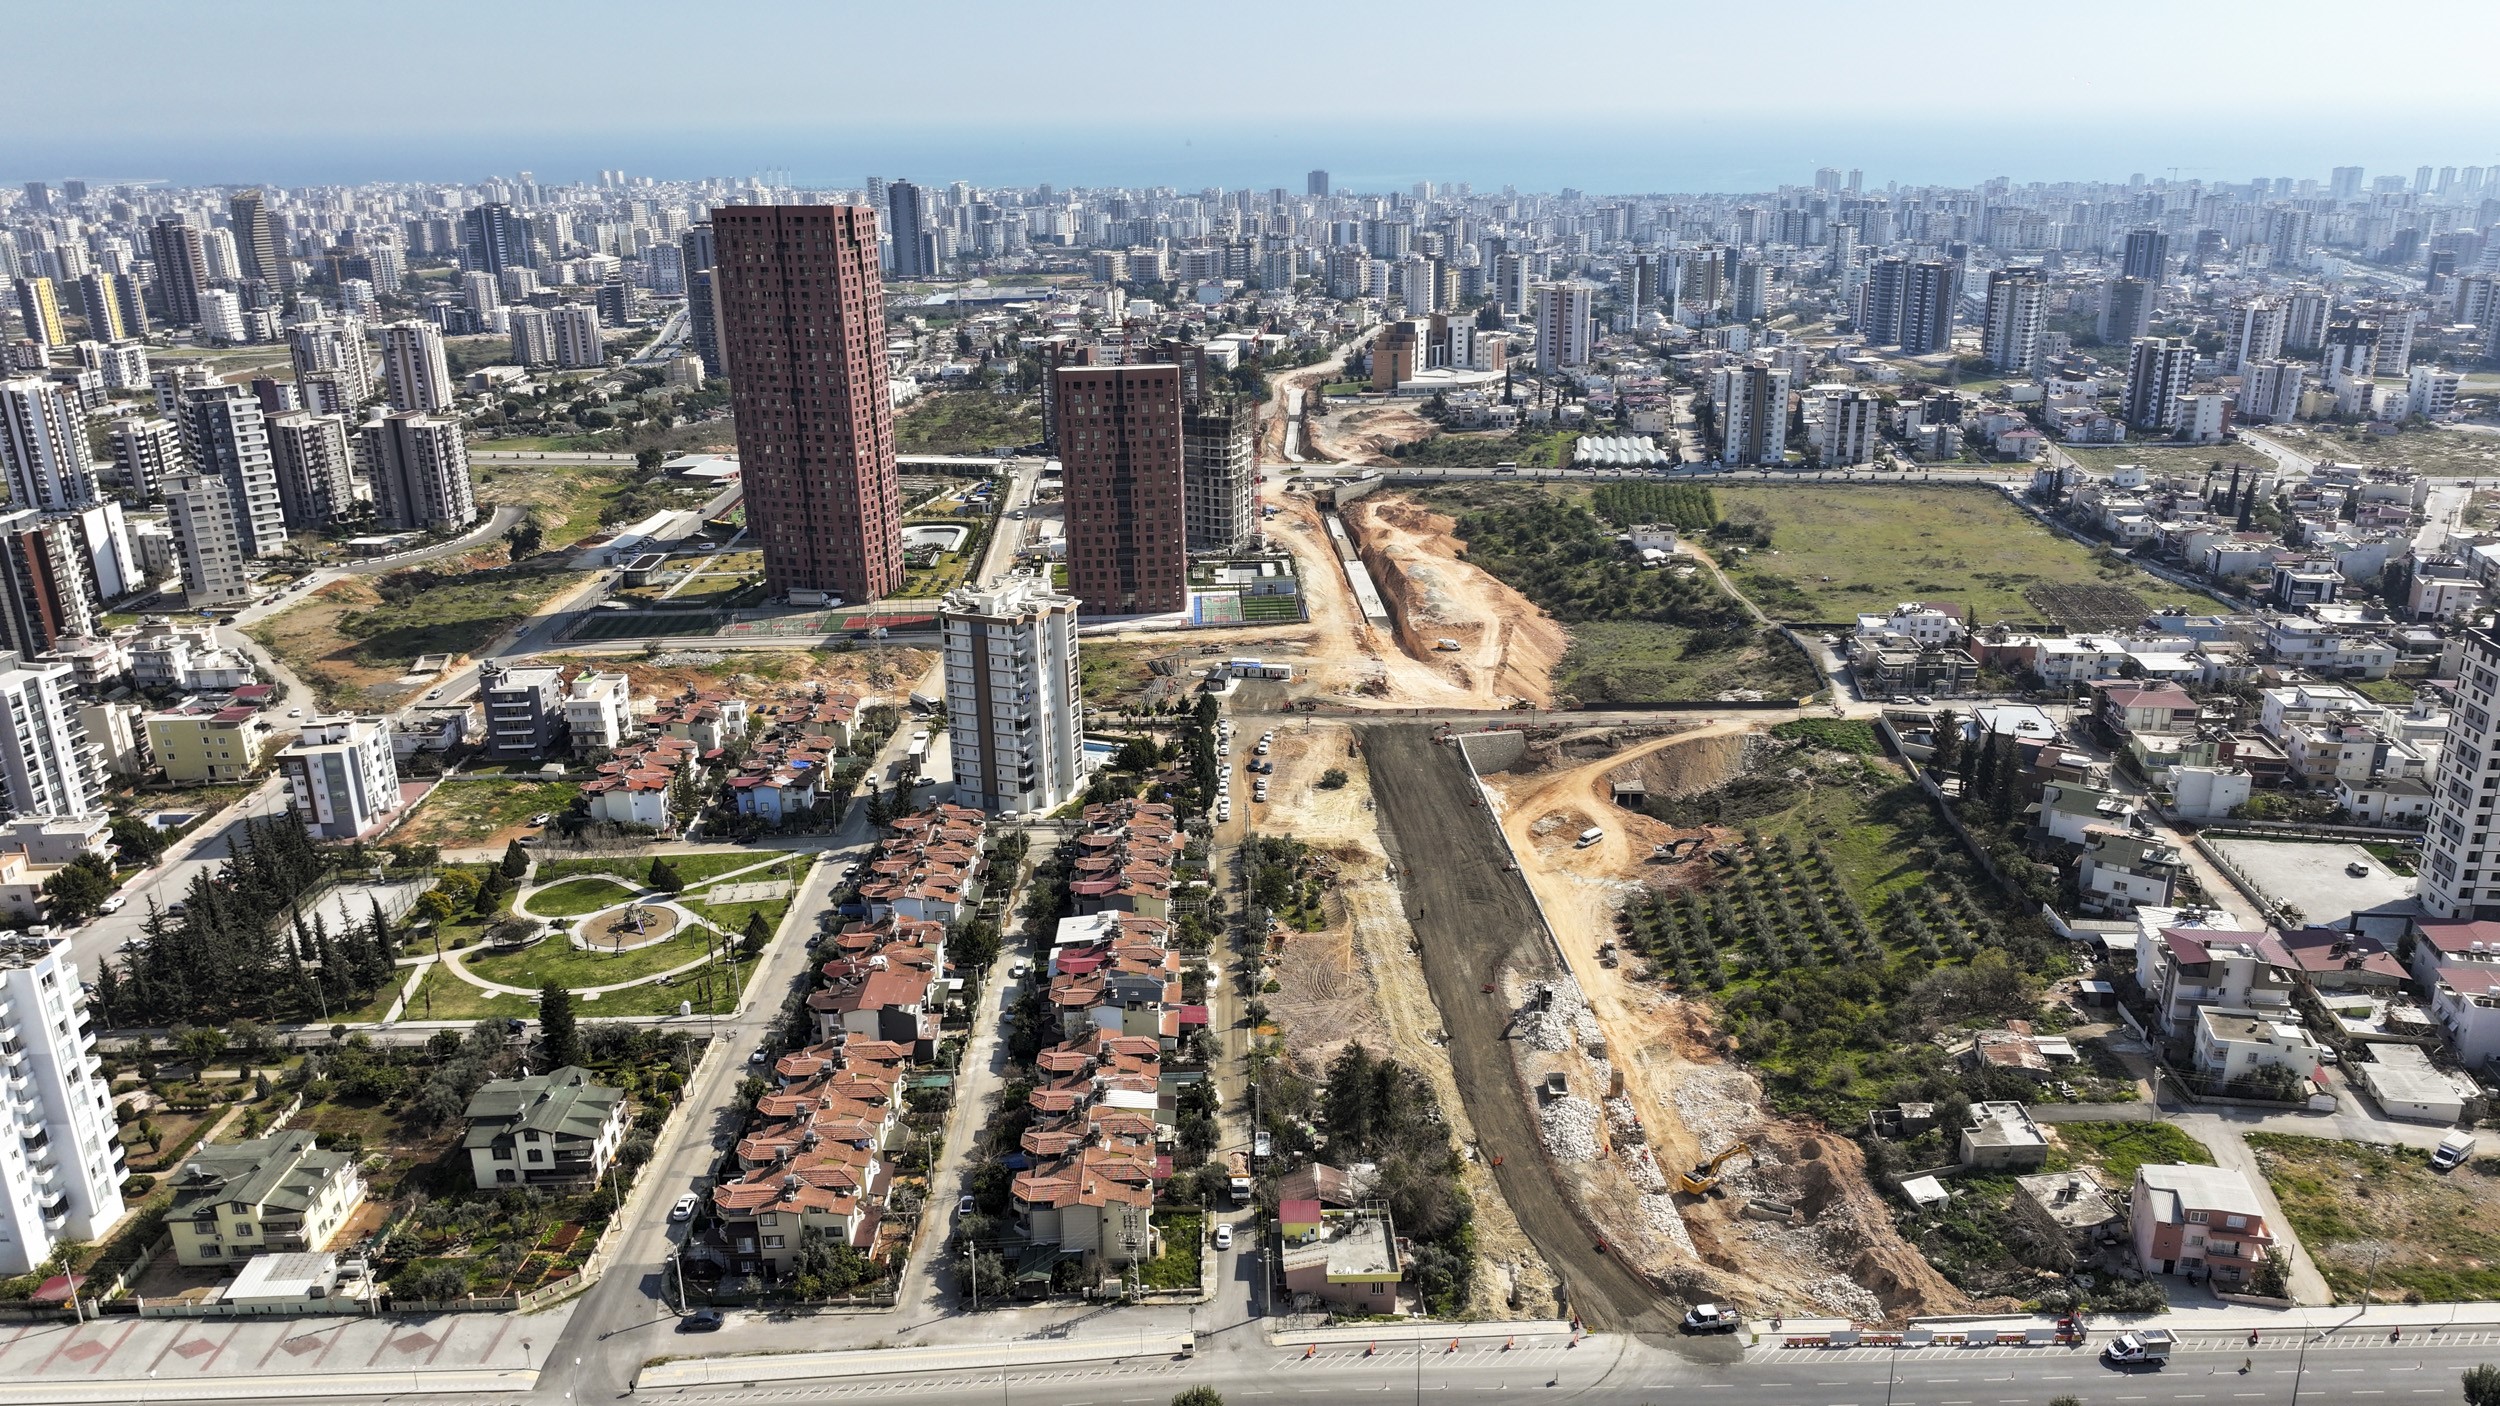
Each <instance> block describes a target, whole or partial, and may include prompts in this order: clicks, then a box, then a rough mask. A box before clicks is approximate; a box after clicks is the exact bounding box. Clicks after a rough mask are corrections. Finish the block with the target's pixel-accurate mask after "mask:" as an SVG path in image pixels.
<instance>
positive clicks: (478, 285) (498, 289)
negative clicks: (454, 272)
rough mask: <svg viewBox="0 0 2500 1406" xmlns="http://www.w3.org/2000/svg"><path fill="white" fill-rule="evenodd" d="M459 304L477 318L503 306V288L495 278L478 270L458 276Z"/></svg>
mask: <svg viewBox="0 0 2500 1406" xmlns="http://www.w3.org/2000/svg"><path fill="white" fill-rule="evenodd" d="M460 302H461V305H462V306H463V307H466V308H467V309H468V310H469V311H471V312H473V313H476V314H477V315H478V316H479V317H481V318H482V317H484V316H486V314H487V313H488V312H490V311H492V310H494V309H496V308H499V307H502V306H503V286H502V285H501V284H499V283H497V282H496V281H495V276H494V275H493V274H491V273H487V272H485V271H483V270H480V269H471V270H469V271H468V272H467V273H464V274H462V275H460Z"/></svg>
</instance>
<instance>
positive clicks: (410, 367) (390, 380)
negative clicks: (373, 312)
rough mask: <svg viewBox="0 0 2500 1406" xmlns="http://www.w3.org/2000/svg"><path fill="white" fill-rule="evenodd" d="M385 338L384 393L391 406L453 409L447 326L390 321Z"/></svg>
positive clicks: (383, 332) (434, 410)
mask: <svg viewBox="0 0 2500 1406" xmlns="http://www.w3.org/2000/svg"><path fill="white" fill-rule="evenodd" d="M381 338H382V394H383V397H384V398H385V399H387V400H388V401H389V402H390V405H391V408H392V409H393V410H420V411H425V412H427V413H429V414H430V413H437V412H441V411H445V410H449V409H450V408H451V396H452V387H451V366H450V364H449V363H447V362H446V361H444V360H443V329H441V328H439V327H437V326H435V325H434V324H433V323H431V322H416V321H409V322H386V323H384V324H382V328H381Z"/></svg>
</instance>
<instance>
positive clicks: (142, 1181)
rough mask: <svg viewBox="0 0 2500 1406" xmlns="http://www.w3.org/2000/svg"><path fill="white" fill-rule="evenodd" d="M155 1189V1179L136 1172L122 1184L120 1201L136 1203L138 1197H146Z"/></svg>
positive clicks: (144, 1173)
mask: <svg viewBox="0 0 2500 1406" xmlns="http://www.w3.org/2000/svg"><path fill="white" fill-rule="evenodd" d="M155 1189H156V1178H155V1177H152V1176H150V1175H148V1174H147V1173H146V1172H137V1173H134V1174H133V1175H132V1176H131V1177H130V1179H129V1180H128V1181H125V1182H123V1183H122V1199H123V1200H124V1201H136V1200H138V1199H139V1198H140V1197H142V1196H145V1195H147V1194H148V1193H149V1192H151V1191H154V1190H155Z"/></svg>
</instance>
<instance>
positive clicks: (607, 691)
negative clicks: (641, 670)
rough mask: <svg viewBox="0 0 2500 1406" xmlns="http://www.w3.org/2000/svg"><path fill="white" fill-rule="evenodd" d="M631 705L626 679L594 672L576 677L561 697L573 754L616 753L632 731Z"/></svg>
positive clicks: (631, 692)
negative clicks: (571, 736) (570, 733)
mask: <svg viewBox="0 0 2500 1406" xmlns="http://www.w3.org/2000/svg"><path fill="white" fill-rule="evenodd" d="M633 705H634V688H633V681H632V680H631V679H629V678H627V677H626V676H625V675H623V674H603V673H600V672H599V671H598V670H596V669H584V670H582V671H581V672H580V673H578V674H575V675H574V676H573V683H572V687H571V688H569V689H567V690H566V692H565V695H564V723H565V726H566V727H569V728H571V729H572V731H573V751H574V752H575V754H577V755H579V754H583V753H589V752H595V751H601V750H605V751H611V752H612V751H615V750H616V749H617V747H618V746H620V745H622V744H623V743H624V741H625V738H626V736H627V735H628V734H630V733H631V732H632V731H633V726H634V715H633Z"/></svg>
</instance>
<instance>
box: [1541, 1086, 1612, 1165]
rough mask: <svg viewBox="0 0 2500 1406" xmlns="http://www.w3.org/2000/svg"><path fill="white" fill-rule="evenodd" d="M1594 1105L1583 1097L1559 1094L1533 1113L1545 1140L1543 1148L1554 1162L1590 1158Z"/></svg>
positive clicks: (1592, 1153) (1595, 1148)
mask: <svg viewBox="0 0 2500 1406" xmlns="http://www.w3.org/2000/svg"><path fill="white" fill-rule="evenodd" d="M1598 1117H1599V1114H1598V1109H1597V1105H1596V1104H1593V1103H1591V1102H1589V1101H1588V1100H1587V1099H1584V1098H1571V1097H1568V1096H1566V1097H1563V1098H1558V1099H1555V1100H1553V1101H1551V1102H1549V1103H1547V1104H1546V1105H1545V1107H1544V1108H1543V1109H1542V1110H1540V1111H1539V1112H1538V1114H1537V1125H1538V1133H1539V1134H1540V1135H1541V1136H1542V1137H1543V1138H1544V1139H1545V1150H1546V1151H1548V1152H1550V1153H1552V1154H1554V1160H1555V1161H1557V1162H1586V1161H1590V1160H1592V1159H1594V1158H1595V1157H1596V1156H1597V1154H1598V1152H1599V1150H1600V1149H1599V1146H1598V1141H1597V1121H1598Z"/></svg>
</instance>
